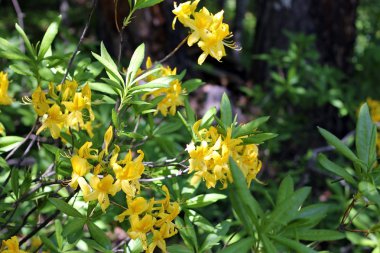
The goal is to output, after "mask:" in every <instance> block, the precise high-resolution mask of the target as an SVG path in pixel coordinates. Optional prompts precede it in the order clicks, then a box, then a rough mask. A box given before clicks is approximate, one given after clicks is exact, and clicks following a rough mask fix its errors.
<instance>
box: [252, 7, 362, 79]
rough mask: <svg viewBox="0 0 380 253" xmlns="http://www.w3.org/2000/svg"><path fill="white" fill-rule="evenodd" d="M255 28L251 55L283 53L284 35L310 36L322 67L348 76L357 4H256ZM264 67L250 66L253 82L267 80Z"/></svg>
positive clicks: (286, 42) (258, 62)
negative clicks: (273, 50)
mask: <svg viewBox="0 0 380 253" xmlns="http://www.w3.org/2000/svg"><path fill="white" fill-rule="evenodd" d="M257 1H258V2H257V8H258V10H257V26H256V33H255V40H254V45H253V54H254V55H257V54H263V53H269V51H270V49H272V48H280V49H286V48H287V47H288V43H289V42H288V39H287V37H286V36H285V34H284V31H286V30H287V31H290V32H294V33H305V34H314V35H315V36H316V46H317V49H318V51H319V53H320V56H321V58H320V60H321V62H322V63H327V64H329V65H331V66H334V67H338V68H340V69H341V70H342V71H343V72H345V73H351V71H352V64H351V58H352V55H353V49H354V43H355V37H356V31H355V19H356V9H357V5H358V0H257ZM268 72H269V69H268V65H267V64H266V63H265V62H262V61H255V62H254V63H253V71H252V73H253V79H254V80H255V82H263V81H265V80H267V78H268Z"/></svg>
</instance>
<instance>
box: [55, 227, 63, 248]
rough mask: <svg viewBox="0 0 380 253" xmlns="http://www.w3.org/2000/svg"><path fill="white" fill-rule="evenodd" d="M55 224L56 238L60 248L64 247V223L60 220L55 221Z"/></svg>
mask: <svg viewBox="0 0 380 253" xmlns="http://www.w3.org/2000/svg"><path fill="white" fill-rule="evenodd" d="M54 225H55V239H56V240H57V244H58V248H59V249H62V246H63V237H62V225H61V221H60V220H55V221H54Z"/></svg>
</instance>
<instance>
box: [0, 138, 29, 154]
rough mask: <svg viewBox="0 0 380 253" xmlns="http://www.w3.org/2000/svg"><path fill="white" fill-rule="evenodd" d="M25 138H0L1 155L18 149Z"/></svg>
mask: <svg viewBox="0 0 380 253" xmlns="http://www.w3.org/2000/svg"><path fill="white" fill-rule="evenodd" d="M23 140H24V138H23V137H20V136H4V137H0V153H1V152H8V151H10V150H12V149H14V148H15V147H17V146H18V145H19V144H20V143H21V142H22V141H23Z"/></svg>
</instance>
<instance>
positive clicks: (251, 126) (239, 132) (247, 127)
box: [232, 116, 269, 138]
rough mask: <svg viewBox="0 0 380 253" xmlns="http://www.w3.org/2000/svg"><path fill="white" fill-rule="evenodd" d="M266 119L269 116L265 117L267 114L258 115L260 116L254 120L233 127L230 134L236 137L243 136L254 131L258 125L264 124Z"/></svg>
mask: <svg viewBox="0 0 380 253" xmlns="http://www.w3.org/2000/svg"><path fill="white" fill-rule="evenodd" d="M268 120H269V117H267V116H266V117H260V118H257V119H255V120H252V121H250V122H249V123H247V124H244V125H242V126H238V127H236V128H235V129H234V131H233V133H232V136H233V137H234V138H237V137H241V136H245V135H250V134H252V133H254V131H256V130H257V128H258V127H259V126H261V125H262V124H264V123H265V122H267V121H268Z"/></svg>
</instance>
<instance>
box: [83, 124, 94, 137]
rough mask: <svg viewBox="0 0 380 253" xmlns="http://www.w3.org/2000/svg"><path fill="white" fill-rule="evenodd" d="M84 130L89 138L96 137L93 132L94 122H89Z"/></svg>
mask: <svg viewBox="0 0 380 253" xmlns="http://www.w3.org/2000/svg"><path fill="white" fill-rule="evenodd" d="M83 128H84V130H86V132H87V134H88V136H90V138H92V137H94V132H93V129H92V121H87V122H86V123H85V124H84V126H83Z"/></svg>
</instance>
